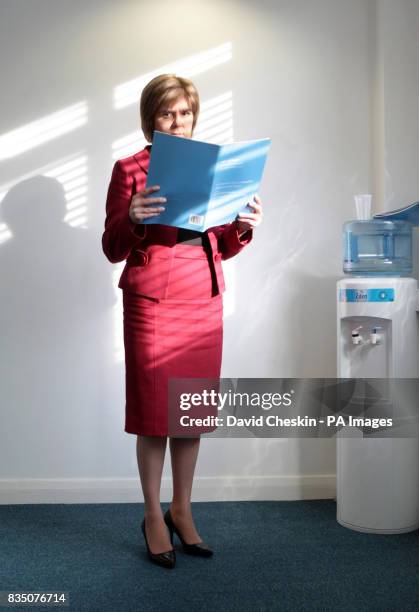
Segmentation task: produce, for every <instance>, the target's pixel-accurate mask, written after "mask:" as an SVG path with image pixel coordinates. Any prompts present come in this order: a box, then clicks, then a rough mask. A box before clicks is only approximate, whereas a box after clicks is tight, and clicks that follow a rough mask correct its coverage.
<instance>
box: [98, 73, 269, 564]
mask: <svg viewBox="0 0 419 612" xmlns="http://www.w3.org/2000/svg"><path fill="white" fill-rule="evenodd" d="M140 113H141V127H142V130H143V132H144V135H145V138H146V139H147V141H148V142H152V140H153V132H154V130H158V131H160V132H165V133H167V134H172V135H175V136H181V137H183V138H191V137H192V134H193V131H194V128H195V125H196V121H197V119H198V115H199V96H198V92H197V90H196V88H195V86H194V85H193V83H192V82H191V81H189V80H188V79H183V78H180V77H177V76H175V75H170V74H169V75H167V74H165V75H160V76H158V77H156V78H154V79H153V80H152V81H150V83H148V85H147V86H146V87H145V88H144V90H143V92H142V95H141V102H140ZM150 149H151V145H148V146H147V147H145V149H143V150H142V151H140V152H139V153H137V154H135V155H133V156H130V157H128V158H125V159H122V160H119V161H117V162H116V164H115V166H114V168H113V172H112V178H111V181H110V184H109V189H108V197H107V202H106V221H105V232H104V234H103V239H102V244H103V250H104V253H105V255H106V256H107V258H108V259H109V260H110V261H111V262H113V263H116V262H119V261H123V260H126V265H125V268H124V271H123V273H122V275H121V279H120V282H119V287H120V288H121V289H122V290H123V304H124V344H125V364H126V411H125V414H126V420H125V431H126V432H128V433H132V434H135V435H137V459H138V469H139V474H140V479H141V485H142V490H143V494H144V505H145V515H144V520H143V523H142V531H143V534H144V538H145V541H146V545H147V550H148V554H149V557H150V559H151V560H152V561H154V562H156V563H158V564H160V565H163V566H165V567H170V568H172V567H174V565H175V553H174V550H173V547H172V545H171V544H172V543H173V533H176V534H177V535H178V537H179V538H180V540H181V542H182V544H183V550H184V551H185V552H187V553H189V554H194V555H200V556H208V557H209V556H211V555H212V550H211V549H210V548H209V547H208V546H206V545H205V544H204V543H203V542H202V540H201V538H200V536H199V534H198V532H197V530H196V528H195V525H194V522H193V518H192V512H191V492H192V482H193V475H194V470H195V465H196V460H197V456H198V450H199V443H200V438H199V437H196V438H177V437H170V454H171V463H172V475H173V500H172V502H171V505H170V509H169V510H168V511H167V512H166V514H165V515H164V516H163V514H162V510H161V507H160V484H161V475H162V471H163V463H164V457H165V452H166V444H167V437H168V406H167V404H168V400H167V393H168V380H169V379H170V378H213V379H214V378H215V379H217V378H219V375H220V367H221V351H222V295H221V294H222V292H223V290H224V280H223V273H222V268H221V259H228V258H229V257H233V256H234V255H236V254H237V253H239V251H240V250H241V249H242V248H243V247H244V246H245V245H246V244H248V243H249V242H250V240H251V239H252V230H253V228H254V227H256V226H257V225H259V223H260V221H261V218H262V202H261V200H260V199H259V198H258V197H257V196H256V197H255V198H254V202H252V204H251V206H252V207H253V209H254V213H240V214H239V215H238V217H237V219H236V220H235V222H234V223H229V224H227V225H223V226H219V227H214V228H210V229H209V230H208V231H206V232H203V233H201V232H196V231H191V230H183V229H182V230H181V229H178V228H176V227H169V226H166V225H161V224H151V225H148V224H143V223H142V221H144V219H147V218H151V217H157V216H158V215H159V213H160V212H161V211H162V210H164V206H165V205H166V199H165V198H162V197H159V196H158V194H157V193H156V192H158V190H159V188H160V187H159V186H158V185H154V186H152V187H149V188H147V189H146V188H145V185H146V180H147V169H148V165H149V160H150ZM180 163H181V162H180ZM167 206H170V201H169V202H167ZM167 527H168V528H169V532H168V530H167ZM169 533H170V537H169Z"/></svg>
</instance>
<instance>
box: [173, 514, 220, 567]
mask: <svg viewBox="0 0 419 612" xmlns="http://www.w3.org/2000/svg"><path fill="white" fill-rule="evenodd" d="M164 522H165V523H166V525H167V526H168V528H169V531H170V541H171V543H172V544H173V533H175V534H176V535H177V537H178V538H179V540H180V541H181V543H182V546H183V550H184V552H185V553H187V554H188V555H195V556H196V557H212V555H213V554H214V552H213V551H212V550H211V548H210V547H209V546H207V545H206V544H205V543H204V542H199V543H198V544H187V543H186V542H185V540H184V539H183V538H182V536H181V535H180V533H179V530H178V529H177V527H176V525H175V524H174V522H173V519H172V515H171V514H170V510H168V511H167V512H166V513H165V515H164Z"/></svg>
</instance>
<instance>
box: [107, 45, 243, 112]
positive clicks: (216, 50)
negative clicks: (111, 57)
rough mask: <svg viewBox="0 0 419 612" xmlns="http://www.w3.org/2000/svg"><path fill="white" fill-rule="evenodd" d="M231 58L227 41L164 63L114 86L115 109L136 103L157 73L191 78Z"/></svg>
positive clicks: (230, 50)
mask: <svg viewBox="0 0 419 612" xmlns="http://www.w3.org/2000/svg"><path fill="white" fill-rule="evenodd" d="M231 58H232V44H231V42H227V43H224V44H222V45H219V46H217V47H213V48H212V49H209V50H207V51H203V52H201V53H196V54H195V55H191V56H189V57H186V58H183V59H180V60H177V61H175V62H172V63H170V64H166V65H165V66H160V67H159V68H157V69H156V70H153V71H152V72H148V73H147V74H144V75H141V76H140V77H137V78H135V79H132V80H130V81H127V82H126V83H122V84H121V85H118V86H117V87H115V89H114V106H115V108H116V109H121V108H125V107H126V106H129V105H130V104H138V100H139V98H140V94H141V91H142V90H143V89H144V86H145V85H146V84H147V83H148V82H149V81H151V79H153V78H154V77H156V76H157V75H159V74H165V73H175V74H179V75H181V76H184V77H186V78H191V77H193V76H196V75H198V74H202V73H203V72H206V71H207V70H210V69H211V68H214V67H215V66H219V65H220V64H224V63H225V62H228V61H230V60H231Z"/></svg>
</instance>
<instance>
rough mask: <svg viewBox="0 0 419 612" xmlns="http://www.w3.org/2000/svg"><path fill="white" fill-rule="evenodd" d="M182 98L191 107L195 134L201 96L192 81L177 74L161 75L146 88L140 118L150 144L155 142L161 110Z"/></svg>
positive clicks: (141, 101)
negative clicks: (154, 135) (156, 125)
mask: <svg viewBox="0 0 419 612" xmlns="http://www.w3.org/2000/svg"><path fill="white" fill-rule="evenodd" d="M182 96H184V97H185V98H186V100H187V101H188V104H190V106H191V110H192V113H193V124H192V132H193V130H194V129H195V125H196V122H197V119H198V115H199V94H198V91H197V89H196V87H195V85H194V84H193V83H192V81H190V80H189V79H184V78H182V77H178V76H176V75H175V74H160V75H159V76H157V77H155V78H154V79H152V80H151V81H150V82H149V83H147V85H146V86H145V87H144V89H143V91H142V94H141V100H140V116H141V129H142V130H143V132H144V136H145V137H146V139H147V140H148V142H151V141H152V140H153V132H154V121H155V118H156V115H157V113H158V111H159V109H160V108H161V107H162V106H163V105H165V104H167V103H169V102H174V101H175V100H178V99H179V98H181V97H182Z"/></svg>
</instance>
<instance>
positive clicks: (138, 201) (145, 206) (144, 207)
mask: <svg viewBox="0 0 419 612" xmlns="http://www.w3.org/2000/svg"><path fill="white" fill-rule="evenodd" d="M159 189H160V187H159V185H153V186H152V187H148V188H147V189H142V190H141V191H139V192H138V193H136V194H135V195H134V196H133V198H132V200H131V204H130V207H129V216H130V219H131V221H132V222H133V223H141V222H142V221H144V219H150V218H151V217H155V216H157V215H158V214H160V213H161V212H162V211H163V210H165V209H164V206H151V204H164V203H165V202H166V201H167V200H166V198H148V197H147V196H148V195H149V194H150V193H153V192H154V191H158V190H159Z"/></svg>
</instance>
